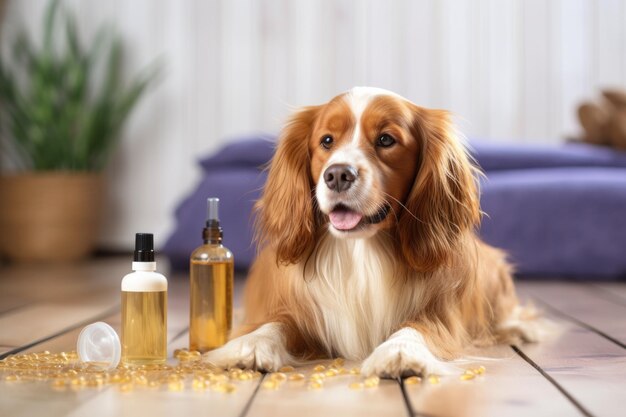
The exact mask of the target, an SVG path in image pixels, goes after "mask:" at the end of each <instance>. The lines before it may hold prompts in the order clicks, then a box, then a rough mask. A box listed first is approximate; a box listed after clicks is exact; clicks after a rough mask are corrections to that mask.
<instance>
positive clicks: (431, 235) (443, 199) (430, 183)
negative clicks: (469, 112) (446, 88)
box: [396, 106, 480, 272]
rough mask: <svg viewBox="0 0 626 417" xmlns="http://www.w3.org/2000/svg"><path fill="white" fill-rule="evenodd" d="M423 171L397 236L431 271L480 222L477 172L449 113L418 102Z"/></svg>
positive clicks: (415, 261) (411, 261) (415, 127)
mask: <svg viewBox="0 0 626 417" xmlns="http://www.w3.org/2000/svg"><path fill="white" fill-rule="evenodd" d="M412 113H413V117H414V120H413V123H412V125H411V126H412V133H413V135H414V137H415V139H416V140H418V141H419V142H420V155H419V165H418V171H417V174H416V177H415V180H414V183H413V187H412V188H411V190H410V192H409V195H408V197H407V200H406V203H405V205H406V208H407V210H408V211H410V213H408V212H406V211H404V212H402V213H401V214H400V216H399V219H398V225H397V233H398V239H396V241H397V243H398V245H399V247H398V249H399V250H400V251H401V252H402V254H403V256H404V258H405V260H406V262H407V264H408V265H409V266H410V267H411V268H412V269H413V270H416V271H421V272H431V271H433V270H435V269H437V268H439V267H441V266H445V265H447V264H448V261H449V260H450V255H451V254H453V252H454V251H455V250H456V249H457V246H458V245H457V243H458V242H459V239H460V238H461V236H462V235H463V234H464V233H465V232H467V231H468V230H471V229H472V228H474V227H475V226H476V225H477V224H478V223H479V222H480V206H479V196H478V188H477V183H476V180H477V178H476V174H477V173H478V169H477V168H475V167H474V165H472V163H471V162H470V159H469V157H468V155H467V153H466V150H465V148H464V146H463V144H462V143H461V141H460V139H459V138H458V137H456V134H455V131H454V128H453V126H452V123H451V121H450V118H449V115H448V113H447V112H445V111H442V110H428V109H424V108H421V107H417V106H413V107H412Z"/></svg>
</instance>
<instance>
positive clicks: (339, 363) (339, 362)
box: [333, 358, 346, 367]
mask: <svg viewBox="0 0 626 417" xmlns="http://www.w3.org/2000/svg"><path fill="white" fill-rule="evenodd" d="M345 362H346V360H345V359H344V358H336V359H335V360H334V361H333V365H335V366H336V367H340V366H343V364H344V363H345Z"/></svg>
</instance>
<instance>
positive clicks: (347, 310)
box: [298, 235, 421, 360]
mask: <svg viewBox="0 0 626 417" xmlns="http://www.w3.org/2000/svg"><path fill="white" fill-rule="evenodd" d="M395 259H396V257H395V256H394V253H393V246H392V245H391V242H390V241H389V240H388V239H387V238H385V237H379V236H378V235H377V236H376V237H373V238H369V239H337V238H334V237H332V236H327V237H326V238H325V239H324V240H323V241H322V242H321V243H320V245H319V247H318V250H317V253H316V254H315V255H314V256H313V257H312V258H311V259H310V260H309V263H308V264H307V268H306V272H305V274H304V275H305V280H304V281H303V282H302V284H301V285H299V286H298V287H299V291H302V292H303V294H301V295H302V296H303V298H302V299H303V300H308V301H309V302H311V303H313V305H312V306H311V310H312V311H313V314H314V317H315V323H313V328H314V329H315V331H316V332H317V333H318V335H317V336H318V337H319V339H320V341H321V342H322V343H323V344H324V345H325V346H326V348H327V350H328V351H329V353H334V354H337V355H340V356H342V357H345V358H347V359H355V360H358V359H364V358H365V357H367V356H368V355H369V354H370V353H371V352H372V350H373V349H374V348H375V347H376V346H378V345H379V344H380V343H382V342H383V341H385V340H386V339H387V338H388V337H389V336H390V335H391V334H392V333H393V332H394V331H395V330H397V327H398V326H399V325H400V324H401V323H402V322H404V321H406V320H407V319H408V318H409V317H410V316H411V315H413V314H414V313H415V312H416V311H417V310H419V306H420V304H421V303H420V291H419V285H417V284H416V281H415V280H406V279H405V277H403V276H399V272H398V270H399V268H397V265H396V264H395V262H396V261H395Z"/></svg>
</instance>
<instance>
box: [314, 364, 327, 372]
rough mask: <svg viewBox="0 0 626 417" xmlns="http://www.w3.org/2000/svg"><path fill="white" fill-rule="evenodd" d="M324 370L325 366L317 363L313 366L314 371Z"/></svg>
mask: <svg viewBox="0 0 626 417" xmlns="http://www.w3.org/2000/svg"><path fill="white" fill-rule="evenodd" d="M325 370H326V367H325V366H324V365H317V366H316V367H315V368H313V371H314V372H322V371H325Z"/></svg>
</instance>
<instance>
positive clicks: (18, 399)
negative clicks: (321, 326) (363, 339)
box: [0, 258, 626, 417]
mask: <svg viewBox="0 0 626 417" xmlns="http://www.w3.org/2000/svg"><path fill="white" fill-rule="evenodd" d="M129 266H130V262H128V261H127V259H125V258H124V259H119V258H101V259H96V260H94V261H91V262H88V263H85V264H83V265H78V266H76V265H75V266H56V267H36V266H21V267H16V266H13V267H7V266H5V267H1V266H0V358H4V357H6V356H7V355H11V354H14V353H24V352H37V351H43V350H49V351H53V352H54V351H67V350H73V349H74V348H75V347H74V346H75V343H76V338H77V336H78V332H79V331H80V329H81V328H82V326H84V325H86V324H88V323H91V322H94V321H99V320H102V321H106V322H108V323H109V324H111V325H112V326H113V327H115V328H117V329H119V320H120V317H119V284H120V280H121V277H122V276H123V275H124V274H125V273H126V272H128V269H129ZM169 282H170V292H169V316H168V321H169V329H168V333H169V340H170V343H169V348H170V352H172V351H173V349H175V348H179V347H186V343H187V333H186V332H187V325H188V300H187V297H188V294H187V291H188V283H187V279H186V277H185V276H174V277H170V280H169ZM237 282H238V285H237V288H236V299H238V298H237V297H240V292H241V291H240V289H241V283H242V280H238V281H237ZM518 291H519V293H520V296H521V297H522V298H523V299H526V300H531V299H532V300H534V301H535V303H536V305H537V306H539V307H540V308H542V309H543V310H544V313H545V316H546V317H548V318H549V319H550V320H552V321H553V322H554V323H555V324H556V327H557V329H558V332H559V336H558V337H553V338H552V340H549V341H546V342H544V343H541V344H537V345H525V346H521V347H519V348H517V347H510V346H498V347H494V348H490V349H486V350H483V351H479V352H477V355H479V356H481V358H479V359H477V363H478V364H482V365H485V366H486V368H487V372H486V374H485V375H484V376H482V377H479V378H476V379H474V380H472V381H460V380H459V378H458V377H449V378H442V379H441V382H440V383H439V384H430V383H427V382H425V383H422V384H418V385H404V384H402V383H401V382H399V381H395V380H384V381H382V382H381V384H380V386H379V387H378V388H373V389H364V390H351V389H349V388H348V385H349V383H350V382H351V378H352V379H355V378H356V377H355V376H350V375H346V376H338V377H334V378H332V379H331V380H329V382H328V383H327V384H326V385H325V387H324V388H323V389H321V390H308V389H306V387H305V386H304V385H302V384H284V385H283V387H282V388H281V389H279V390H276V391H274V390H267V389H263V388H261V384H262V382H263V378H261V379H257V380H254V381H248V382H242V383H240V384H239V386H238V390H237V391H236V392H235V393H232V394H223V393H217V392H211V391H203V392H196V391H193V390H192V389H190V388H187V389H185V390H184V391H183V392H168V391H167V390H160V391H154V390H145V391H141V390H136V391H133V392H131V393H123V392H120V390H118V389H116V388H115V387H113V386H107V387H104V388H101V389H84V390H80V391H67V392H57V391H55V390H53V389H52V388H51V387H50V385H49V384H45V383H39V382H17V383H16V382H8V381H5V380H4V378H1V380H0V416H13V417H17V416H31V415H33V416H35V415H37V416H39V415H45V416H61V415H62V416H65V415H72V416H90V417H95V416H100V415H103V416H104V415H115V416H135V415H146V416H151V417H152V416H160V415H193V416H202V415H207V416H243V415H245V416H283V415H297V416H299V417H304V416H316V417H317V416H331V415H332V416H334V415H338V416H339V415H340V416H352V415H359V416H368V415H372V416H380V415H384V416H396V415H397V416H407V415H408V416H411V415H415V416H419V415H421V416H516V415H525V416H577V415H585V416H624V415H626V283H625V284H609V283H606V284H598V283H569V284H566V283H561V282H520V283H518ZM236 303H237V301H236ZM348 365H349V366H358V364H348ZM303 372H305V373H310V372H312V366H308V367H305V368H303ZM264 378H265V377H264Z"/></svg>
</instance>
